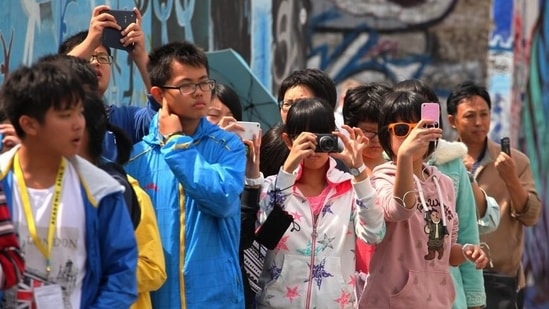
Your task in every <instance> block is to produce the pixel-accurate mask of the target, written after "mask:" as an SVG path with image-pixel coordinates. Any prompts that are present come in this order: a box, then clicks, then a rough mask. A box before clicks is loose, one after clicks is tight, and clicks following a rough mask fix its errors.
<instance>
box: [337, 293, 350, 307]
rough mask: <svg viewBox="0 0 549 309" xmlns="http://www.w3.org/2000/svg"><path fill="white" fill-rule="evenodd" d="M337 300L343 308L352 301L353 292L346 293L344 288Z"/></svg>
mask: <svg viewBox="0 0 549 309" xmlns="http://www.w3.org/2000/svg"><path fill="white" fill-rule="evenodd" d="M335 301H336V303H338V304H339V305H340V306H341V308H345V306H346V305H348V304H350V303H351V293H346V292H345V291H343V290H342V291H341V295H339V297H338V298H337V299H336V300H335Z"/></svg>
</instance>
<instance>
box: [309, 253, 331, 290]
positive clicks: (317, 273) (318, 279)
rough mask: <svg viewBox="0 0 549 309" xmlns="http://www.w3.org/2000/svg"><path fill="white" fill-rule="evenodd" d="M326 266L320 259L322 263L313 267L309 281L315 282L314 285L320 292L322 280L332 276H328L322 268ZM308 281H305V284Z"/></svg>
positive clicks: (324, 261)
mask: <svg viewBox="0 0 549 309" xmlns="http://www.w3.org/2000/svg"><path fill="white" fill-rule="evenodd" d="M325 265H326V259H325V258H324V259H322V261H321V262H320V263H319V264H316V265H313V269H312V271H313V273H312V274H311V275H312V276H311V279H312V280H314V281H315V283H316V286H317V287H318V289H319V290H320V286H321V285H322V280H324V278H328V277H333V275H332V274H330V273H329V272H327V271H326V270H325V269H324V267H325ZM309 267H311V265H309ZM308 281H309V279H307V280H305V282H308Z"/></svg>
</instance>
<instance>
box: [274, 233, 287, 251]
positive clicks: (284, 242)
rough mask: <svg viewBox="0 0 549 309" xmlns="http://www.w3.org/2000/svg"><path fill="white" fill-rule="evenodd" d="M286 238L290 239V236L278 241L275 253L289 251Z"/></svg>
mask: <svg viewBox="0 0 549 309" xmlns="http://www.w3.org/2000/svg"><path fill="white" fill-rule="evenodd" d="M288 238H290V236H288V235H286V236H283V237H282V238H280V241H278V244H277V245H276V247H275V251H276V252H277V253H278V252H280V251H281V250H286V251H290V249H289V248H288Z"/></svg>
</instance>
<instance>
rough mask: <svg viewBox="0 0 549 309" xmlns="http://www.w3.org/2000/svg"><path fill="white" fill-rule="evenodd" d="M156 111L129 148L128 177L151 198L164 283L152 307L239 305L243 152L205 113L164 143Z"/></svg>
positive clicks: (234, 138)
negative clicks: (145, 132) (186, 132)
mask: <svg viewBox="0 0 549 309" xmlns="http://www.w3.org/2000/svg"><path fill="white" fill-rule="evenodd" d="M157 125H158V115H156V116H155V117H154V118H153V120H152V121H151V126H150V129H149V134H148V135H147V136H145V137H144V138H143V141H142V142H140V143H138V144H136V145H134V148H133V151H132V155H131V158H130V162H129V163H128V164H127V165H126V170H127V171H128V174H130V175H131V176H132V177H134V178H136V179H137V180H138V181H139V183H140V184H141V185H142V186H143V188H144V189H145V191H146V192H147V193H148V194H149V196H150V197H151V200H152V202H153V206H154V208H155V212H156V216H157V220H158V228H159V230H160V238H161V240H162V246H163V249H164V257H165V259H166V273H167V275H168V280H167V281H166V282H165V283H164V285H163V286H162V287H161V288H160V289H159V290H158V291H156V292H152V293H151V299H152V303H153V307H154V308H178V309H179V308H188V309H193V308H238V309H241V308H244V294H243V285H242V275H241V272H240V268H239V257H238V250H239V241H240V229H241V227H240V224H241V223H240V198H239V195H240V193H241V192H242V190H243V187H244V171H245V164H246V155H245V150H244V144H243V143H242V141H241V140H240V138H239V137H238V136H236V135H235V134H233V133H230V132H226V131H224V130H222V129H220V128H219V127H218V126H216V125H212V124H211V123H209V122H208V121H207V120H206V118H202V119H201V120H200V123H199V124H198V127H197V129H196V131H195V133H194V134H193V135H192V136H185V135H178V136H174V137H172V138H170V139H169V141H167V143H166V144H164V143H163V142H162V138H161V137H160V134H159V133H158V126H157Z"/></svg>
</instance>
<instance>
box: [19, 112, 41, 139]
mask: <svg viewBox="0 0 549 309" xmlns="http://www.w3.org/2000/svg"><path fill="white" fill-rule="evenodd" d="M19 125H20V126H21V129H23V132H25V135H30V136H35V135H36V134H37V133H38V131H39V130H40V123H39V122H38V120H36V119H35V118H32V117H30V116H28V115H23V116H21V117H20V118H19Z"/></svg>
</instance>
